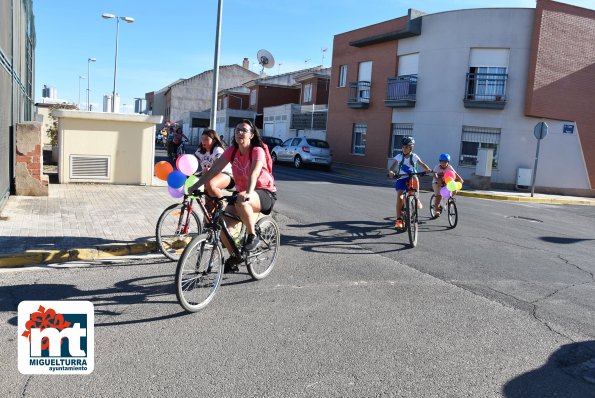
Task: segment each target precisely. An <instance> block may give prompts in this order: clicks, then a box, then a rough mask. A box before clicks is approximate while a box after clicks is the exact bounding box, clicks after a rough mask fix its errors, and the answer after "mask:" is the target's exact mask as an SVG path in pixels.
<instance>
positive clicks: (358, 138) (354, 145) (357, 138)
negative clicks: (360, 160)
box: [351, 123, 368, 155]
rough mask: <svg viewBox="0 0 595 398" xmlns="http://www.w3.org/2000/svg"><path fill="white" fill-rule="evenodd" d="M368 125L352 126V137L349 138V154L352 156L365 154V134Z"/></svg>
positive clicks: (358, 124) (356, 124) (357, 124)
mask: <svg viewBox="0 0 595 398" xmlns="http://www.w3.org/2000/svg"><path fill="white" fill-rule="evenodd" d="M367 131H368V125H367V124H365V123H354V124H353V136H352V138H351V153H352V154H354V155H365V154H366V132H367Z"/></svg>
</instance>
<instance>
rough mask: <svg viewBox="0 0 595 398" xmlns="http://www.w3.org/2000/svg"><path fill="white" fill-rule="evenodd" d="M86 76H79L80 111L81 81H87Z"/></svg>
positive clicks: (79, 103)
mask: <svg viewBox="0 0 595 398" xmlns="http://www.w3.org/2000/svg"><path fill="white" fill-rule="evenodd" d="M86 78H87V77H86V76H79V102H78V105H79V110H80V109H81V79H86Z"/></svg>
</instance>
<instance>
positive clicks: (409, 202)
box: [394, 171, 427, 247]
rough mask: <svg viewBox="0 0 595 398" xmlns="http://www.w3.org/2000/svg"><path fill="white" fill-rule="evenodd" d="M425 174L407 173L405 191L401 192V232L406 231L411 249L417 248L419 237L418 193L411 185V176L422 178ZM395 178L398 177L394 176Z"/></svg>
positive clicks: (423, 172)
mask: <svg viewBox="0 0 595 398" xmlns="http://www.w3.org/2000/svg"><path fill="white" fill-rule="evenodd" d="M426 174H427V173H426V172H425V171H420V172H416V173H409V174H408V175H409V181H407V190H406V191H404V192H403V207H402V211H401V217H403V229H402V230H401V231H403V230H407V235H408V237H409V244H410V245H411V247H415V246H417V238H418V235H419V224H418V209H417V207H418V203H419V201H420V200H419V193H418V192H417V189H416V187H415V186H414V185H413V181H414V179H413V178H412V177H413V176H424V175H426ZM394 177H395V178H397V177H399V176H398V175H394Z"/></svg>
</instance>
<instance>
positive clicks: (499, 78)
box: [467, 66, 507, 101]
mask: <svg viewBox="0 0 595 398" xmlns="http://www.w3.org/2000/svg"><path fill="white" fill-rule="evenodd" d="M506 78H507V75H506V68H503V67H475V66H472V67H471V68H469V82H468V91H467V98H469V99H474V100H478V101H494V100H496V101H499V100H500V99H502V98H504V94H505V93H506Z"/></svg>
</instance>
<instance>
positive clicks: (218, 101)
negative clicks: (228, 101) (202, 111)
mask: <svg viewBox="0 0 595 398" xmlns="http://www.w3.org/2000/svg"><path fill="white" fill-rule="evenodd" d="M217 109H223V108H221V98H219V99H218V100H217Z"/></svg>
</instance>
